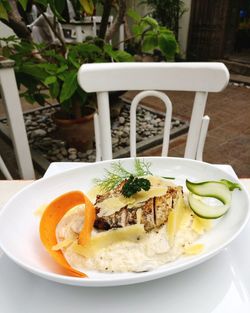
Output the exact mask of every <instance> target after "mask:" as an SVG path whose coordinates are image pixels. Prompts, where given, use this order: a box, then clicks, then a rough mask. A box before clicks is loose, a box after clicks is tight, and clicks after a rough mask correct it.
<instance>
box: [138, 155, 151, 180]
mask: <svg viewBox="0 0 250 313" xmlns="http://www.w3.org/2000/svg"><path fill="white" fill-rule="evenodd" d="M150 166H151V163H150V162H146V161H144V160H142V161H140V160H139V159H135V164H134V168H135V173H134V176H138V177H140V176H147V175H152V173H151V172H150V170H149V168H150Z"/></svg>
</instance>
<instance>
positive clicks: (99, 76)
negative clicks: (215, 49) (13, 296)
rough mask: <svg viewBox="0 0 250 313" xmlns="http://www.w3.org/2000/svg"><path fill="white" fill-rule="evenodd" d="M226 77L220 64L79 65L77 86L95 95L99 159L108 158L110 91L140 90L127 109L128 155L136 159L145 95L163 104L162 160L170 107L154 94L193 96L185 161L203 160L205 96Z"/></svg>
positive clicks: (206, 119)
mask: <svg viewBox="0 0 250 313" xmlns="http://www.w3.org/2000/svg"><path fill="white" fill-rule="evenodd" d="M228 81H229V72H228V70H227V68H226V67H225V65H224V64H223V63H101V64H84V65H82V66H81V68H80V69H79V72H78V82H79V85H80V86H81V88H82V89H83V90H85V91H86V92H96V93H97V103H98V116H96V117H95V126H96V143H97V153H98V156H99V157H100V158H101V159H102V160H108V159H112V140H111V125H110V109H109V91H118V90H119V91H120V90H124V91H126V90H138V91H141V92H140V93H139V94H137V95H136V97H135V98H134V99H133V101H132V104H131V110H130V151H131V157H135V156H136V107H137V105H138V104H139V102H140V101H141V100H142V99H143V98H144V97H147V96H155V97H159V98H161V99H162V100H163V102H164V103H165V105H166V109H167V112H166V118H165V126H164V140H163V148H162V156H167V154H168V146H169V135H170V126H171V117H172V103H171V101H170V99H169V98H168V96H167V95H166V94H165V93H163V92H161V91H159V90H164V91H168V90H174V91H194V92H195V93H196V94H195V99H194V104H193V111H192V116H191V120H190V127H189V132H188V137H187V142H186V147H185V154H184V157H185V158H191V159H198V160H202V152H203V147H204V143H205V138H206V135H207V129H208V124H209V117H208V116H204V111H205V105H206V100H207V95H208V92H219V91H221V90H223V89H224V88H225V87H226V86H227V84H228Z"/></svg>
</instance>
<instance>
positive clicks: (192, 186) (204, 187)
mask: <svg viewBox="0 0 250 313" xmlns="http://www.w3.org/2000/svg"><path fill="white" fill-rule="evenodd" d="M186 186H187V188H188V190H189V191H190V192H191V193H194V194H195V195H198V196H202V197H211V198H215V199H218V200H220V201H221V202H222V203H223V204H227V203H231V192H230V190H229V188H228V187H227V185H226V184H224V183H223V182H220V181H218V182H217V181H206V182H201V183H192V182H190V181H189V180H186Z"/></svg>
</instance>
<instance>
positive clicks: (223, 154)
mask: <svg viewBox="0 0 250 313" xmlns="http://www.w3.org/2000/svg"><path fill="white" fill-rule="evenodd" d="M168 95H169V97H170V99H171V100H172V102H173V107H174V108H173V111H174V115H175V116H178V117H180V118H188V119H189V118H190V115H191V110H192V103H193V99H194V93H191V92H181V93H178V94H177V93H176V92H169V93H168ZM130 96H131V95H129V97H130ZM145 104H147V105H149V106H151V107H154V108H157V109H163V105H162V104H161V103H160V100H159V101H158V100H154V101H152V98H151V99H150V97H148V98H147V99H145ZM206 114H207V115H209V116H210V118H211V121H210V126H209V131H208V136H207V139H206V143H205V149H204V155H203V160H204V161H206V162H210V163H217V164H222V163H227V164H231V165H232V166H233V168H234V169H235V171H236V173H237V174H238V176H239V177H250V89H248V88H246V87H237V86H228V87H227V88H226V89H225V90H224V91H223V92H221V93H219V94H217V93H213V94H209V96H208V102H207V107H206ZM185 141H186V136H185V135H184V136H181V137H178V138H177V139H176V140H174V141H172V142H171V144H170V151H169V155H170V156H183V154H184V148H185ZM160 153H161V147H160V146H158V147H155V148H152V149H150V150H148V151H146V152H144V153H143V154H142V155H160Z"/></svg>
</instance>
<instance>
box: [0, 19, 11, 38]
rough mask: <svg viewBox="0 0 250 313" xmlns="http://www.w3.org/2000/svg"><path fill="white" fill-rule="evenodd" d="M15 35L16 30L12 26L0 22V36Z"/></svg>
mask: <svg viewBox="0 0 250 313" xmlns="http://www.w3.org/2000/svg"><path fill="white" fill-rule="evenodd" d="M12 35H14V32H13V30H12V29H11V28H9V27H8V26H6V25H5V24H3V23H2V22H0V38H1V37H9V36H12Z"/></svg>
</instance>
